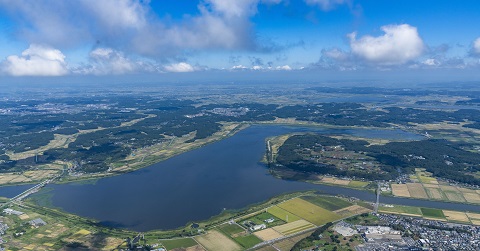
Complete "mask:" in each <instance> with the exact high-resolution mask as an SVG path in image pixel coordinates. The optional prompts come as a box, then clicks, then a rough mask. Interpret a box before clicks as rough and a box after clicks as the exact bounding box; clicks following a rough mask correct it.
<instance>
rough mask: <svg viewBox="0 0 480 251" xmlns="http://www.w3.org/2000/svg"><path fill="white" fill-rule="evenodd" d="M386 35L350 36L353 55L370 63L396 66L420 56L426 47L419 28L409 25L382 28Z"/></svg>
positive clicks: (353, 34)
mask: <svg viewBox="0 0 480 251" xmlns="http://www.w3.org/2000/svg"><path fill="white" fill-rule="evenodd" d="M381 30H382V31H383V32H384V33H385V34H384V35H381V36H378V37H373V36H369V35H366V36H363V37H361V38H359V39H357V33H356V32H354V33H351V34H349V35H348V37H349V38H350V47H351V50H352V53H353V54H355V55H356V56H358V57H360V58H362V59H365V60H367V61H369V62H373V63H379V64H385V65H395V64H403V63H405V62H408V61H410V60H413V59H415V58H417V57H418V56H420V55H421V54H422V53H423V51H424V49H425V45H424V43H423V40H422V39H421V38H420V35H419V34H418V31H417V28H416V27H413V26H410V25H408V24H401V25H387V26H382V27H381Z"/></svg>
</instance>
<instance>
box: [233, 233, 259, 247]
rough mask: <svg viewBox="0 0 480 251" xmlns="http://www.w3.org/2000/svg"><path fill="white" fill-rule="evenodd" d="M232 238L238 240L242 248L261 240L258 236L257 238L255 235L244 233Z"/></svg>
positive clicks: (251, 245)
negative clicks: (244, 234)
mask: <svg viewBox="0 0 480 251" xmlns="http://www.w3.org/2000/svg"><path fill="white" fill-rule="evenodd" d="M233 239H234V240H235V241H236V242H238V243H239V244H240V245H241V246H242V247H243V248H251V247H253V246H255V245H257V244H258V243H260V242H262V240H261V239H260V238H258V237H257V236H255V235H253V234H250V235H246V236H239V237H235V238H233Z"/></svg>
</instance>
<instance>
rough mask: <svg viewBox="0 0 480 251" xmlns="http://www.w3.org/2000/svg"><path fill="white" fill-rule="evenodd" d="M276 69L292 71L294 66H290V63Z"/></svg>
mask: <svg viewBox="0 0 480 251" xmlns="http://www.w3.org/2000/svg"><path fill="white" fill-rule="evenodd" d="M275 69H276V70H279V71H291V70H292V67H290V66H289V65H283V66H277V67H276V68H275Z"/></svg>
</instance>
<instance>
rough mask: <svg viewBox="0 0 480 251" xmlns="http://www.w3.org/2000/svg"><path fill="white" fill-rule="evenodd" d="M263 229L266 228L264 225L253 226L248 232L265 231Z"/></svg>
mask: <svg viewBox="0 0 480 251" xmlns="http://www.w3.org/2000/svg"><path fill="white" fill-rule="evenodd" d="M265 228H267V226H266V225H265V224H260V225H254V226H252V227H250V231H257V230H261V229H265Z"/></svg>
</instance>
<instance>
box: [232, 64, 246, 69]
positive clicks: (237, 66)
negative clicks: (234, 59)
mask: <svg viewBox="0 0 480 251" xmlns="http://www.w3.org/2000/svg"><path fill="white" fill-rule="evenodd" d="M245 69H248V67H246V66H244V65H241V64H240V65H235V66H233V67H232V70H245Z"/></svg>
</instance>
